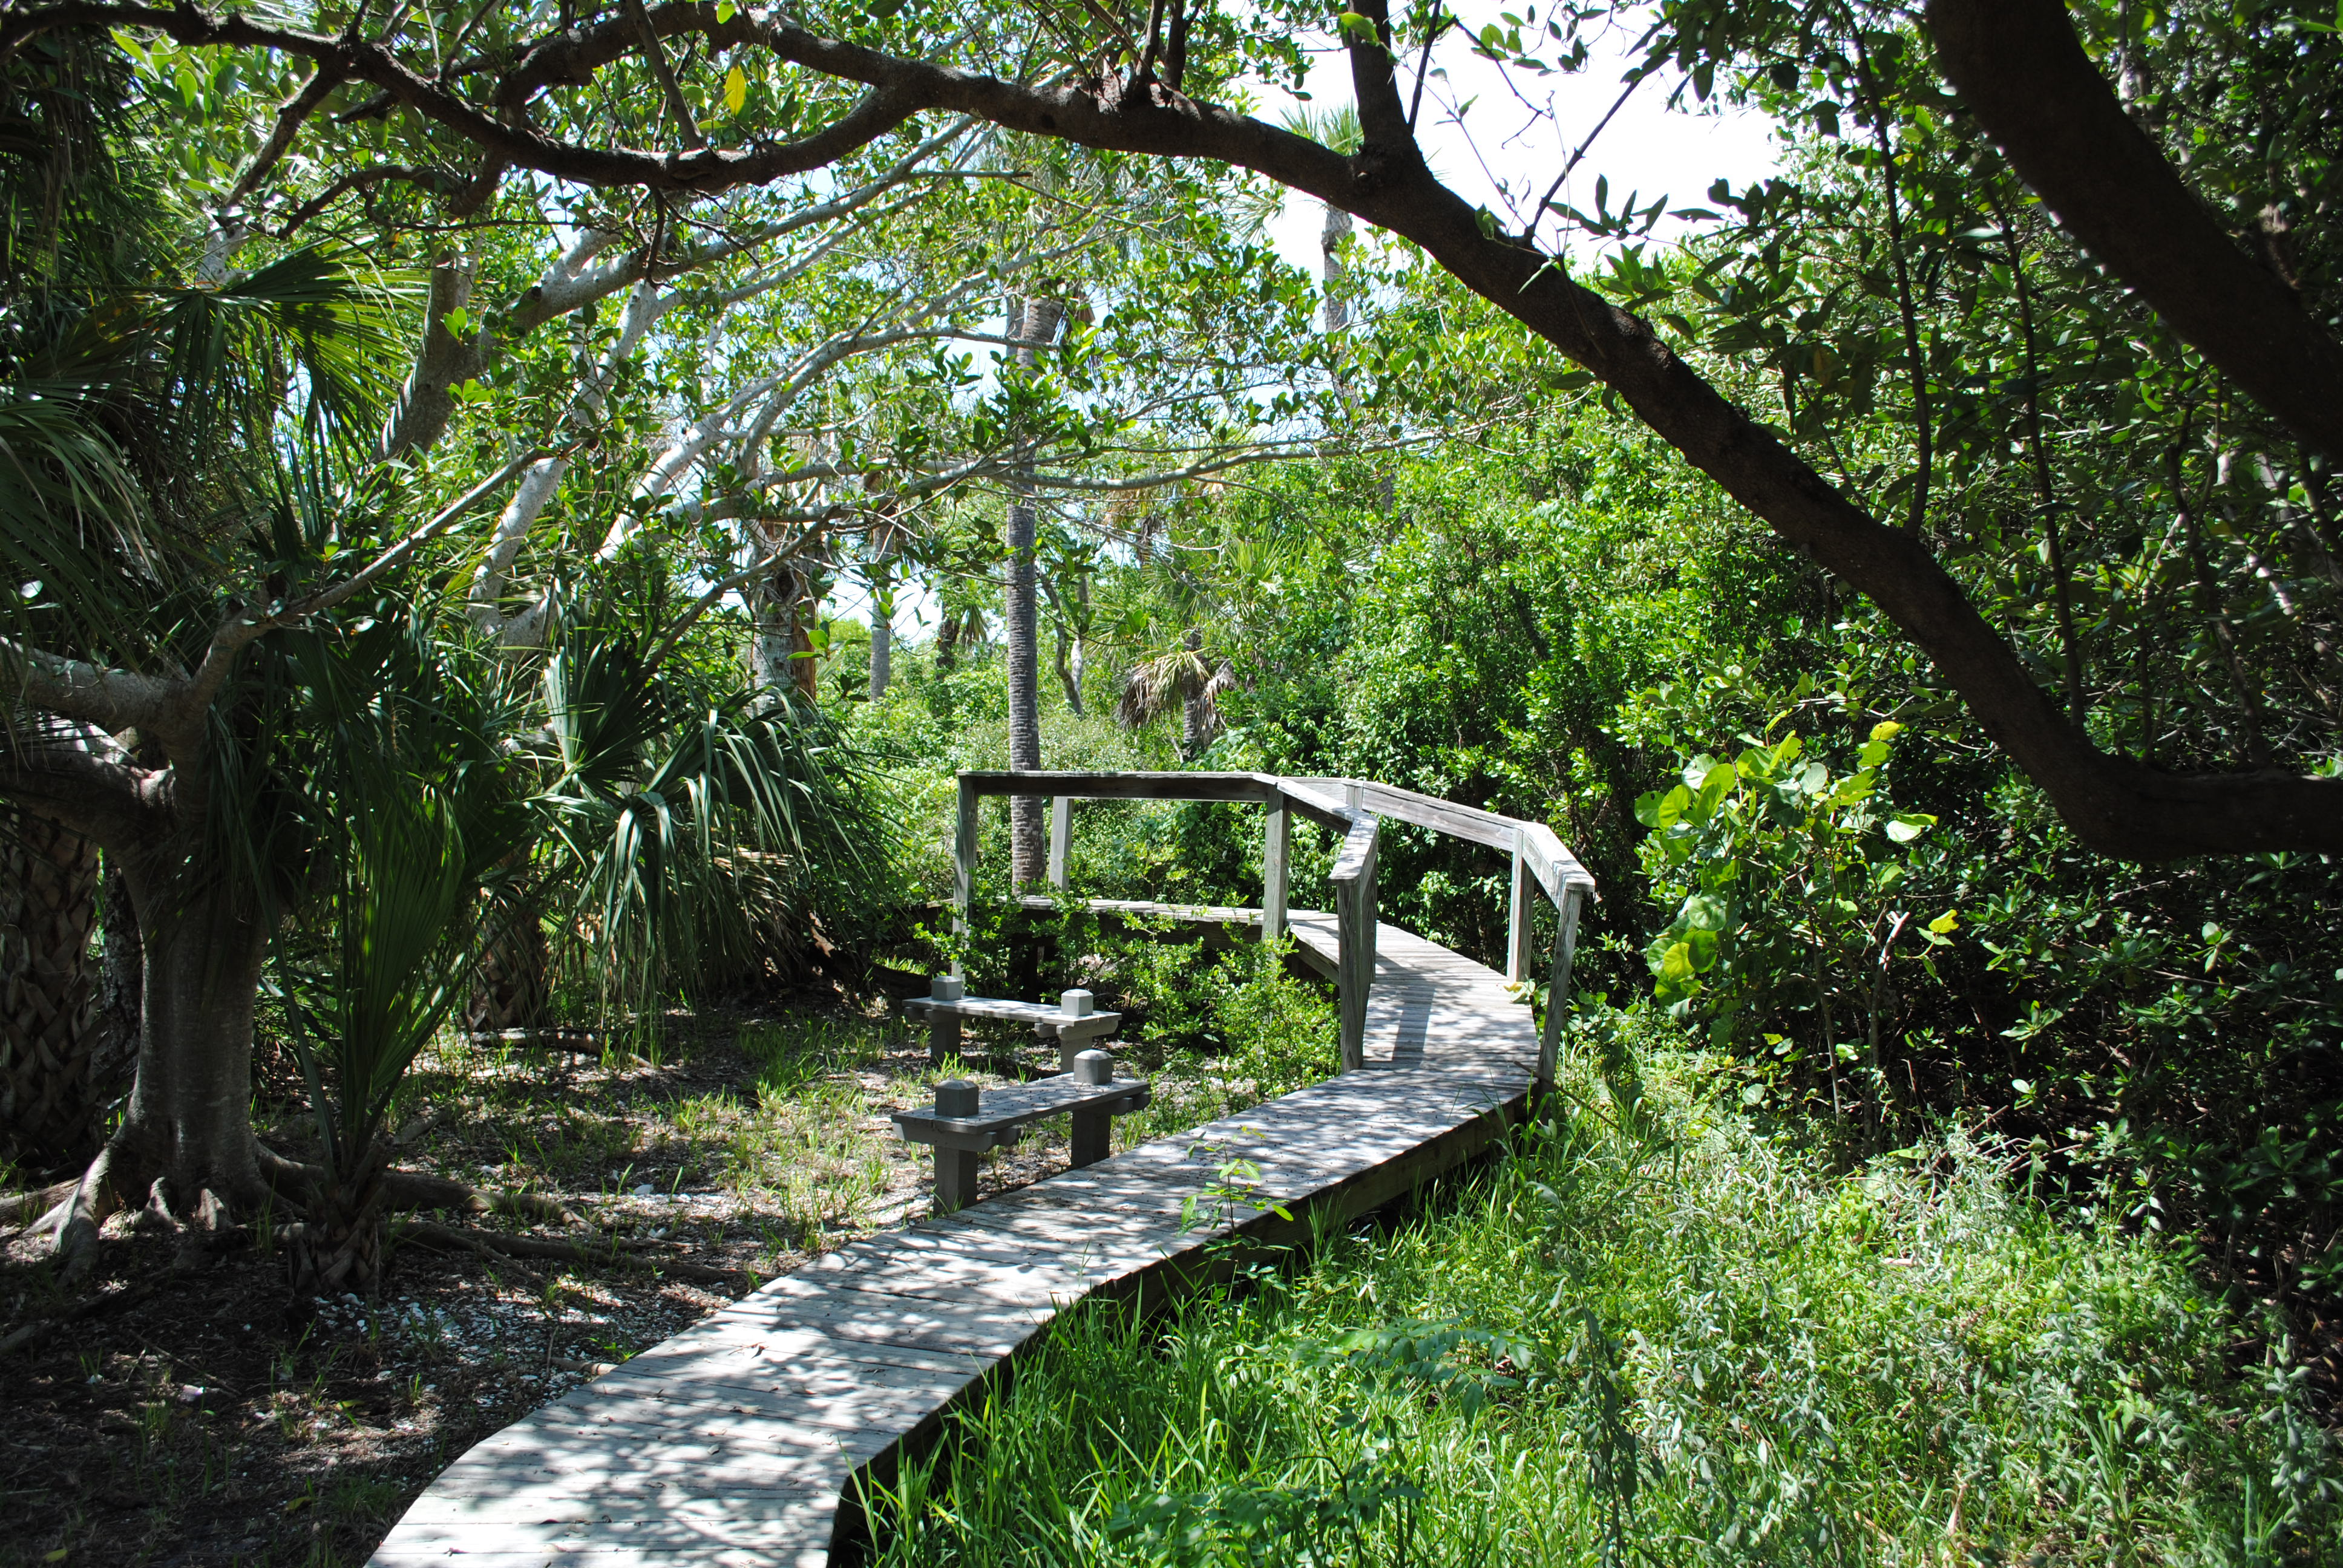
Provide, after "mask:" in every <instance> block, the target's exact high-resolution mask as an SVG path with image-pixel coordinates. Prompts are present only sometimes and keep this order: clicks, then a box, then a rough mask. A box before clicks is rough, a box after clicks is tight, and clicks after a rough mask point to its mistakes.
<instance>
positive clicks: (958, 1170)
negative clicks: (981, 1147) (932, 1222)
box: [936, 1144, 981, 1214]
mask: <svg viewBox="0 0 2343 1568" xmlns="http://www.w3.org/2000/svg"><path fill="white" fill-rule="evenodd" d="M980 1159H981V1156H980V1155H979V1154H978V1153H977V1152H976V1151H974V1150H972V1149H946V1148H944V1147H943V1146H942V1145H941V1144H939V1145H937V1147H936V1212H937V1213H939V1214H949V1213H951V1212H952V1211H954V1210H957V1209H965V1208H967V1207H968V1206H969V1205H970V1203H973V1202H975V1201H976V1168H977V1164H978V1161H980Z"/></svg>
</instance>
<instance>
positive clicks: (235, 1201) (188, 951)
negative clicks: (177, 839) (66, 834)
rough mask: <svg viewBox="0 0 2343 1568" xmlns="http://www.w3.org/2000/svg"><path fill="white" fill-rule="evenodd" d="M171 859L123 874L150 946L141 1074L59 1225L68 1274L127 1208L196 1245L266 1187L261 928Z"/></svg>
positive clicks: (83, 1265)
mask: <svg viewBox="0 0 2343 1568" xmlns="http://www.w3.org/2000/svg"><path fill="white" fill-rule="evenodd" d="M158 848H161V847H160V846H158ZM169 860H170V857H169V856H168V852H167V849H166V850H165V851H164V853H161V854H156V855H153V856H151V857H149V859H148V860H147V862H146V864H144V865H142V866H140V867H138V868H136V869H134V870H133V871H132V873H131V876H130V881H131V898H132V901H133V902H134V904H135V905H136V909H137V911H138V916H139V932H138V934H139V939H140V942H141V945H142V946H143V948H144V950H145V953H146V970H145V975H144V977H143V980H144V991H145V1002H146V1005H145V1017H144V1019H143V1020H142V1029H141V1038H140V1040H139V1050H138V1077H137V1081H136V1084H135V1085H134V1086H133V1088H132V1089H131V1091H130V1100H129V1103H128V1106H127V1108H126V1111H125V1112H124V1115H123V1121H122V1125H121V1127H120V1128H119V1129H118V1130H117V1131H116V1132H115V1134H114V1136H113V1137H112V1138H111V1139H109V1140H107V1141H106V1147H105V1148H104V1149H103V1150H101V1151H99V1153H98V1156H97V1159H96V1161H93V1162H92V1163H91V1165H90V1167H89V1169H88V1171H86V1172H85V1174H84V1175H83V1177H82V1182H81V1190H80V1191H78V1192H76V1193H75V1195H74V1199H73V1202H72V1203H71V1205H70V1206H69V1207H68V1208H67V1210H66V1211H65V1216H64V1219H63V1222H62V1223H61V1224H60V1225H59V1227H58V1231H57V1251H58V1254H59V1256H60V1258H61V1259H62V1260H63V1261H64V1263H65V1270H66V1272H67V1274H68V1275H69V1276H72V1275H77V1274H79V1273H81V1272H82V1271H85V1270H86V1269H87V1267H88V1266H89V1263H90V1262H91V1261H93V1260H94V1258H95V1256H96V1248H97V1240H98V1230H99V1228H100V1227H101V1226H103V1225H104V1224H105V1223H106V1218H107V1216H109V1215H110V1214H112V1213H114V1212H115V1211H116V1210H119V1209H121V1208H123V1207H125V1206H126V1205H130V1204H136V1203H140V1202H152V1203H154V1204H155V1205H156V1207H158V1208H160V1209H161V1210H162V1211H164V1212H165V1213H166V1214H167V1215H169V1216H170V1217H171V1218H173V1219H175V1220H178V1221H183V1222H184V1223H186V1224H187V1225H189V1226H190V1227H192V1229H193V1232H194V1234H193V1235H192V1236H191V1238H190V1240H191V1241H192V1242H194V1243H195V1245H196V1248H197V1249H198V1250H200V1249H201V1248H202V1246H203V1245H204V1244H205V1243H206V1241H218V1240H221V1239H224V1235H225V1233H226V1231H229V1230H231V1229H232V1228H233V1226H234V1224H235V1218H236V1213H237V1211H239V1210H246V1211H248V1210H249V1209H251V1208H253V1207H256V1206H257V1205H258V1204H260V1203H261V1202H263V1201H266V1199H267V1198H268V1196H269V1194H270V1188H269V1185H268V1182H267V1181H266V1179H265V1178H264V1177H263V1176H262V1175H261V1170H260V1145H259V1143H258V1141H256V1139H255V1138H254V1137H253V1133H252V1019H253V1004H254V1000H255V998H256V995H257V993H258V990H259V986H260V968H261V963H262V960H264V959H265V958H266V956H267V952H268V931H267V930H266V927H265V926H264V925H263V924H262V923H261V921H260V920H259V919H258V917H257V915H256V912H255V911H253V910H249V909H241V908H238V907H237V905H236V900H234V899H233V898H232V897H230V896H229V895H227V894H226V893H225V892H223V891H221V890H217V889H216V888H200V889H189V888H187V887H186V885H185V882H184V881H183V880H182V879H184V878H186V876H187V875H188V873H187V871H186V869H185V868H184V867H183V866H181V865H178V864H176V863H167V862H169ZM158 866H160V867H161V869H157V868H158Z"/></svg>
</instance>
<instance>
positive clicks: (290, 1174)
mask: <svg viewBox="0 0 2343 1568" xmlns="http://www.w3.org/2000/svg"><path fill="white" fill-rule="evenodd" d="M260 1169H261V1172H262V1174H264V1175H265V1176H266V1177H267V1178H268V1181H269V1185H270V1186H272V1187H274V1188H275V1189H276V1190H277V1195H278V1196H279V1197H282V1198H287V1199H291V1200H293V1201H297V1202H299V1203H301V1204H304V1205H307V1203H308V1202H310V1201H312V1200H313V1199H314V1198H315V1197H316V1196H317V1191H318V1190H319V1188H320V1187H322V1186H323V1185H324V1183H325V1181H326V1168H325V1167H324V1166H322V1165H305V1164H303V1163H302V1162H301V1161H297V1160H287V1158H285V1156H284V1155H282V1154H279V1153H277V1151H274V1150H272V1149H269V1148H267V1147H266V1146H265V1145H264V1146H263V1147H262V1149H261V1151H260ZM382 1202H383V1207H384V1208H386V1209H389V1210H392V1211H399V1212H411V1211H417V1210H428V1209H447V1210H452V1211H455V1212H457V1213H459V1214H509V1215H511V1216H512V1217H513V1218H515V1219H518V1220H533V1221H539V1222H541V1223H544V1224H548V1225H574V1224H576V1223H577V1222H578V1216H577V1215H576V1214H574V1213H572V1212H570V1211H569V1209H568V1206H567V1205H566V1204H564V1203H563V1202H562V1201H560V1200H559V1199H558V1198H548V1197H546V1196H545V1195H544V1194H543V1193H540V1192H484V1191H481V1190H480V1189H478V1187H475V1186H473V1185H471V1184H470V1183H469V1182H466V1181H455V1180H453V1179H452V1178H449V1177H446V1176H428V1175H426V1174H424V1173H423V1172H422V1171H398V1170H389V1171H384V1172H383V1173H382Z"/></svg>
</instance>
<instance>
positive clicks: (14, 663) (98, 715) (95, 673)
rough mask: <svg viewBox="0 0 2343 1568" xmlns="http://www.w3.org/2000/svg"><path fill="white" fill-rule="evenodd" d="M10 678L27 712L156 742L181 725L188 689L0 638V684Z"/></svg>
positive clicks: (177, 681) (179, 683)
mask: <svg viewBox="0 0 2343 1568" xmlns="http://www.w3.org/2000/svg"><path fill="white" fill-rule="evenodd" d="M6 678H13V679H14V680H15V683H16V686H17V691H16V697H17V700H18V701H19V702H20V703H21V704H22V706H24V707H25V708H27V709H35V710H37V711H39V712H44V713H53V714H55V715H57V716H58V717H59V718H62V719H76V720H79V721H80V722H82V723H85V724H92V725H96V727H97V728H98V729H103V730H105V731H106V733H108V734H110V735H118V734H120V733H121V732H122V731H124V730H126V729H139V730H144V731H146V732H147V733H149V734H152V735H156V737H157V738H158V739H159V738H160V737H161V736H162V734H163V733H164V732H166V731H168V730H170V729H173V728H174V727H175V726H176V724H177V723H178V721H179V720H180V719H181V718H182V715H181V712H180V710H181V709H182V708H183V707H184V706H185V699H186V689H187V683H186V681H185V680H183V679H177V678H172V677H169V676H160V675H144V674H141V673H139V672H138V671H136V670H133V669H109V668H106V667H105V666H103V665H96V664H90V663H88V662H86V661H85V660H82V659H78V658H62V657H60V656H59V655H56V654H54V653H49V652H46V651H45V650H43V649H41V648H26V647H24V646H23V645H22V644H20V643H18V642H16V641H15V640H14V639H13V638H0V679H6Z"/></svg>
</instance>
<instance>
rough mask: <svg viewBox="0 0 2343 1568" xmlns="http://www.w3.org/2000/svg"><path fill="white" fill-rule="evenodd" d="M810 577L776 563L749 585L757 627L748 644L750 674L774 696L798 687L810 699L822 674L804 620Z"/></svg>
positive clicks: (750, 679) (814, 693)
mask: <svg viewBox="0 0 2343 1568" xmlns="http://www.w3.org/2000/svg"><path fill="white" fill-rule="evenodd" d="M805 590H806V583H805V578H803V577H801V576H800V575H799V573H798V572H797V571H796V570H795V569H794V568H789V567H786V566H780V567H775V568H773V569H772V571H771V572H770V573H769V574H767V575H766V576H765V577H763V578H759V580H758V581H757V583H756V584H754V585H753V586H752V587H751V588H750V589H749V602H750V605H751V607H752V608H753V609H754V610H755V613H756V631H755V633H754V635H753V636H752V637H751V638H750V639H749V682H750V684H752V685H754V686H757V687H759V688H761V689H765V690H768V691H770V692H772V693H773V694H774V695H775V696H779V695H780V694H781V693H783V692H786V691H789V690H792V689H794V690H795V691H796V692H797V693H798V695H799V696H800V697H802V698H804V699H806V700H808V701H809V702H810V701H812V700H813V699H814V697H815V696H816V688H815V684H814V682H815V678H816V677H817V675H818V674H819V673H820V672H819V671H818V670H816V669H815V668H814V664H815V661H814V659H813V658H812V654H813V637H812V634H811V633H810V632H809V630H808V629H807V628H806V624H805V604H806V591H805Z"/></svg>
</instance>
